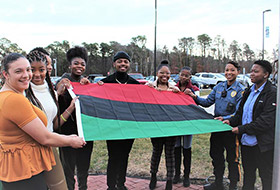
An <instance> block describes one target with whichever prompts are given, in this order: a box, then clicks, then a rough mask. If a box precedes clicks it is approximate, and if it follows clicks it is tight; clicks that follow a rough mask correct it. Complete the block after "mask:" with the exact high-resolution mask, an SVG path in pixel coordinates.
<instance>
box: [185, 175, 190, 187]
mask: <svg viewBox="0 0 280 190" xmlns="http://www.w3.org/2000/svg"><path fill="white" fill-rule="evenodd" d="M190 185H191V182H190V178H188V177H185V178H184V181H183V186H184V187H189V186H190Z"/></svg>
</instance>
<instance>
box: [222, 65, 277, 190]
mask: <svg viewBox="0 0 280 190" xmlns="http://www.w3.org/2000/svg"><path fill="white" fill-rule="evenodd" d="M271 71H272V67H271V65H270V63H269V62H268V61H265V60H260V61H256V62H255V63H254V65H253V66H252V69H251V75H250V78H251V81H252V82H253V83H254V84H253V85H252V86H251V87H250V88H248V89H247V90H246V91H245V92H244V95H243V98H242V100H241V103H240V106H239V108H238V111H237V112H236V114H235V116H234V117H233V118H230V119H229V120H226V121H224V123H227V124H230V125H231V126H232V127H233V129H232V132H233V133H236V134H239V137H240V142H241V155H242V165H243V169H244V182H243V190H251V189H252V190H253V189H254V184H255V180H256V169H258V170H259V174H260V177H261V181H262V186H263V189H264V190H271V188H272V172H273V153H274V135H275V114H276V88H275V86H273V85H272V84H271V82H270V81H269V80H268V77H269V75H270V73H271Z"/></svg>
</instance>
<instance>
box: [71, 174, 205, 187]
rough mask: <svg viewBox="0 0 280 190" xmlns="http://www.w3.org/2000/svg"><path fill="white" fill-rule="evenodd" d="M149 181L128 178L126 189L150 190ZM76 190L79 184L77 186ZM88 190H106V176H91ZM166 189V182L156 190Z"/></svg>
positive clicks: (161, 183)
mask: <svg viewBox="0 0 280 190" xmlns="http://www.w3.org/2000/svg"><path fill="white" fill-rule="evenodd" d="M149 182H150V180H149V179H142V178H134V177H127V178H126V183H125V185H126V187H127V188H128V189H129V190H133V189H134V190H148V189H149ZM75 189H76V190H78V188H77V184H76V188H75ZM88 189H89V190H106V189H107V185H106V175H90V176H89V177H88ZM164 189H165V181H158V182H157V188H156V189H155V190H164ZM202 189H203V187H202V186H201V185H191V186H190V187H188V188H187V187H183V185H182V183H179V184H174V185H173V190H202Z"/></svg>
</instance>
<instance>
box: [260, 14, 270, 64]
mask: <svg viewBox="0 0 280 190" xmlns="http://www.w3.org/2000/svg"><path fill="white" fill-rule="evenodd" d="M269 11H271V9H267V10H265V11H263V15H262V16H263V18H262V21H263V22H262V30H263V31H262V34H263V35H262V60H263V59H264V13H266V12H269Z"/></svg>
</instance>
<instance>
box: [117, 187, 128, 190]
mask: <svg viewBox="0 0 280 190" xmlns="http://www.w3.org/2000/svg"><path fill="white" fill-rule="evenodd" d="M118 190H127V187H126V186H121V187H118Z"/></svg>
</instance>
